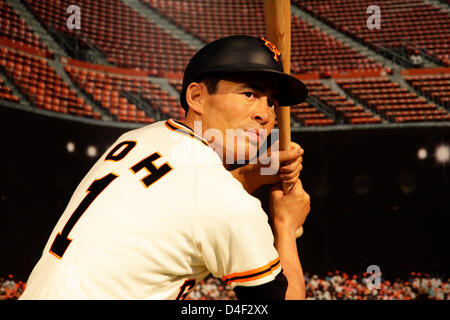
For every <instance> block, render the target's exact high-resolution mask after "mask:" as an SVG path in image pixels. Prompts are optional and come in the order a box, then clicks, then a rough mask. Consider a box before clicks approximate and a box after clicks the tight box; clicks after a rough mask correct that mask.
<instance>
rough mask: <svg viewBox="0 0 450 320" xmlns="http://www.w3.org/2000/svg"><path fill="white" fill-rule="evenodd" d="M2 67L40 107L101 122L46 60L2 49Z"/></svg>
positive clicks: (0, 57) (15, 83)
mask: <svg viewBox="0 0 450 320" xmlns="http://www.w3.org/2000/svg"><path fill="white" fill-rule="evenodd" d="M0 68H1V70H2V71H3V72H4V73H5V75H6V76H7V77H8V78H9V79H10V80H11V82H12V83H13V84H14V85H15V86H16V87H17V88H18V89H19V90H20V91H21V93H22V94H23V95H24V96H25V97H26V98H27V99H28V101H29V102H30V103H31V104H32V105H34V106H36V107H37V108H41V109H45V110H49V111H55V112H61V113H66V114H72V115H76V116H81V117H90V118H95V119H100V114H98V113H97V112H96V111H93V110H92V107H91V106H90V105H88V104H86V103H85V101H84V100H83V98H81V97H78V96H77V94H76V92H74V91H73V90H71V89H70V88H69V86H68V85H67V84H66V83H65V82H64V81H63V80H62V79H61V77H60V76H59V75H58V74H57V73H56V72H55V70H54V69H53V68H52V67H51V66H49V65H48V63H47V61H46V60H45V59H44V58H41V57H36V56H33V55H29V54H27V53H22V52H19V51H16V50H12V49H8V48H6V47H2V48H0Z"/></svg>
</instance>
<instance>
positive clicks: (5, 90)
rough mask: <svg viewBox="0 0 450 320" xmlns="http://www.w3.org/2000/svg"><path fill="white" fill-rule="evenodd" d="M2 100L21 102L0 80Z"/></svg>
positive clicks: (0, 97) (0, 96)
mask: <svg viewBox="0 0 450 320" xmlns="http://www.w3.org/2000/svg"><path fill="white" fill-rule="evenodd" d="M0 100H6V101H12V102H19V100H20V99H19V98H18V97H16V96H15V95H13V94H12V92H11V89H10V88H8V87H7V86H6V85H5V84H4V81H3V80H2V79H0Z"/></svg>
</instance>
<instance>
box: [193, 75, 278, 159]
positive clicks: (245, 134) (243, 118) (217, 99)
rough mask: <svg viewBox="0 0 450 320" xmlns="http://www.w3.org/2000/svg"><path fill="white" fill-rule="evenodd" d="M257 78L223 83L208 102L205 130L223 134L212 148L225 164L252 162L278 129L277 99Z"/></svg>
mask: <svg viewBox="0 0 450 320" xmlns="http://www.w3.org/2000/svg"><path fill="white" fill-rule="evenodd" d="M254 78H256V77H253V78H250V77H248V76H247V77H243V76H239V77H233V78H227V79H226V80H220V81H219V83H218V84H217V90H216V92H215V93H213V94H207V97H206V99H205V107H204V112H203V116H202V121H203V126H204V128H205V129H206V128H208V129H210V128H212V129H215V130H218V131H219V132H220V133H221V139H216V137H214V141H212V145H211V146H212V147H213V148H214V149H215V150H216V151H217V152H218V153H220V152H222V154H221V156H222V159H223V162H224V163H226V164H230V163H231V162H236V161H237V160H243V159H245V160H250V159H252V158H253V157H254V156H255V155H256V152H257V150H258V148H259V147H260V146H261V144H262V143H263V142H264V140H265V138H266V137H267V136H268V135H269V134H270V132H271V130H272V129H273V127H274V125H275V113H276V108H277V107H278V99H277V97H276V96H275V95H274V90H273V89H272V88H271V84H270V83H269V81H267V80H264V79H254ZM216 132H217V131H216ZM212 133H213V134H212V135H214V131H212ZM205 134H206V136H205V137H204V138H205V139H207V140H211V139H210V138H211V137H208V132H205ZM219 138H220V137H219ZM213 144H215V145H213Z"/></svg>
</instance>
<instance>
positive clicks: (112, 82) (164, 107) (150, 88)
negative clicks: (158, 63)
mask: <svg viewBox="0 0 450 320" xmlns="http://www.w3.org/2000/svg"><path fill="white" fill-rule="evenodd" d="M64 69H65V71H66V72H67V73H68V74H69V76H70V77H71V79H72V80H73V81H74V83H75V84H76V85H77V86H78V87H79V88H80V89H82V90H83V91H84V92H86V94H88V95H90V96H91V97H92V99H93V100H94V101H95V102H97V104H98V105H99V106H101V107H102V108H104V109H106V110H108V112H109V113H110V114H111V115H112V116H114V117H115V119H117V121H121V122H138V123H151V122H154V121H155V118H154V117H153V116H152V115H153V114H154V113H155V114H158V113H159V115H160V116H161V118H169V117H172V118H175V119H183V118H184V111H183V110H182V108H181V107H180V106H179V103H178V99H177V98H175V97H172V96H170V95H169V94H168V93H167V92H165V91H164V90H162V89H161V88H160V87H159V85H157V84H154V83H151V82H150V81H149V80H148V77H143V76H133V75H124V74H121V73H119V72H118V73H113V72H107V73H105V72H101V71H98V70H93V69H86V68H79V67H75V66H70V65H66V66H65V67H64ZM127 93H128V94H131V95H133V96H134V97H136V99H137V101H139V102H140V103H139V105H136V104H134V103H132V102H131V101H130V100H129V98H127ZM128 97H129V95H128Z"/></svg>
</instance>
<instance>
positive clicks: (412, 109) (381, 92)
mask: <svg viewBox="0 0 450 320" xmlns="http://www.w3.org/2000/svg"><path fill="white" fill-rule="evenodd" d="M336 82H337V83H338V84H339V85H340V86H341V87H342V89H344V90H345V91H346V93H347V94H349V96H351V97H353V98H355V99H357V100H358V101H360V102H361V103H362V104H364V105H365V106H366V107H368V108H370V109H371V110H373V111H374V112H377V113H379V114H381V115H382V116H383V117H385V118H386V119H387V120H389V121H390V122H396V123H398V122H418V121H448V120H450V114H449V113H448V112H446V111H445V110H442V109H440V108H438V107H437V106H436V105H434V104H432V103H429V102H428V101H427V100H426V99H425V98H422V97H418V96H417V95H416V94H415V93H413V92H410V91H409V90H408V89H406V88H402V87H400V85H399V84H398V83H395V82H393V81H391V80H390V79H389V78H388V77H377V78H365V79H341V80H336Z"/></svg>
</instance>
